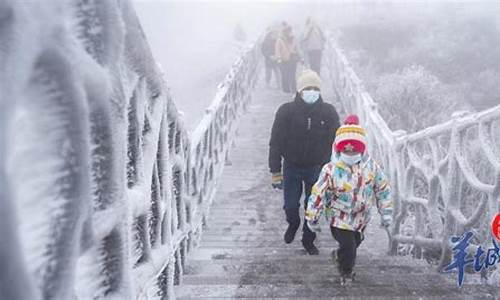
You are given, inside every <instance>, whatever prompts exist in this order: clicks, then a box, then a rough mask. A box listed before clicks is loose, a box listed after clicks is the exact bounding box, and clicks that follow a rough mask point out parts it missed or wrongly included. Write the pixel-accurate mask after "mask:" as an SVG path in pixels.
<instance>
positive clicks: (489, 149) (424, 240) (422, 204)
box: [325, 38, 500, 268]
mask: <svg viewBox="0 0 500 300" xmlns="http://www.w3.org/2000/svg"><path fill="white" fill-rule="evenodd" d="M325 61H326V64H327V69H328V70H329V71H330V76H331V80H332V83H333V87H334V89H335V91H336V93H337V96H338V97H339V98H340V101H341V103H342V105H343V108H344V110H345V111H346V112H356V113H357V114H358V115H359V116H360V119H361V122H362V123H363V126H365V127H366V128H367V129H368V130H367V131H368V140H369V149H370V152H371V154H372V155H373V156H374V157H375V158H376V159H378V160H379V161H380V162H381V163H382V164H383V166H384V168H385V170H386V172H387V173H388V175H389V176H390V179H391V185H392V193H393V197H394V200H395V210H394V216H395V222H394V226H393V227H392V230H391V232H390V236H391V238H390V241H391V242H390V245H389V247H390V253H392V254H396V253H398V252H401V251H400V250H401V248H404V247H407V246H408V245H412V247H413V249H411V251H408V252H407V254H412V255H414V256H416V257H422V256H425V257H426V258H430V257H431V256H434V257H435V256H436V253H437V257H438V258H439V264H438V268H441V267H443V266H444V265H445V264H446V263H447V262H448V260H449V258H450V255H451V247H450V246H451V245H450V237H451V236H454V235H461V234H462V233H463V232H464V231H466V230H470V229H473V230H475V232H476V233H478V235H479V237H481V238H483V240H482V241H481V242H483V243H488V242H489V241H490V239H489V238H488V237H489V235H488V234H486V235H485V234H484V233H485V232H489V226H490V224H491V221H492V217H493V216H494V215H495V214H497V213H498V212H499V211H500V152H499V149H498V144H497V145H495V138H496V139H498V136H496V137H495V136H494V134H495V131H494V130H495V129H496V133H497V134H498V131H500V106H496V107H493V108H491V109H488V110H485V111H483V112H479V113H475V114H471V113H460V112H457V113H455V114H454V115H453V116H452V117H451V119H450V121H448V122H446V123H443V124H439V125H436V126H432V127H429V128H426V129H424V130H421V131H419V132H416V133H412V134H406V132H404V131H401V130H399V131H395V132H393V131H391V130H390V129H389V127H388V126H387V123H386V122H385V121H384V119H383V118H382V117H381V115H380V114H379V113H378V111H377V104H376V103H375V102H374V100H373V99H372V98H371V96H370V95H369V94H368V93H367V92H366V89H365V88H364V87H363V84H362V82H361V80H360V79H359V77H358V76H357V75H356V73H355V72H354V70H353V69H352V67H351V66H350V64H349V62H348V60H347V59H346V57H345V55H344V54H343V52H342V50H340V48H339V47H338V45H337V44H336V42H335V41H334V39H333V38H329V39H328V42H327V47H326V55H325ZM495 122H496V127H494V125H495ZM474 138H476V139H474ZM474 145H478V146H477V147H476V148H475V150H473V151H476V152H475V153H476V154H477V153H482V154H483V158H482V160H481V161H480V162H479V161H478V160H477V159H476V160H475V161H473V160H472V158H471V157H470V155H471V153H470V152H471V151H469V152H468V151H467V149H470V148H471V147H473V146H474ZM479 163H480V164H482V165H483V170H482V171H484V168H488V171H489V173H488V174H489V176H484V175H483V176H480V174H478V171H481V170H478V169H477V168H475V167H476V166H473V164H476V165H477V164H479ZM485 177H487V178H485ZM464 183H467V185H468V186H467V188H468V189H467V190H463V189H465V188H466V187H465V186H464ZM470 195H473V196H475V197H477V198H476V199H474V200H475V202H473V203H472V207H473V210H472V211H470V208H469V210H468V209H467V208H466V207H465V208H464V206H465V205H466V199H465V198H466V197H471V196H470ZM474 200H472V201H474ZM468 201H471V199H468ZM469 205H470V203H469ZM481 234H482V235H481ZM423 250H424V251H427V254H428V255H426V254H425V253H423Z"/></svg>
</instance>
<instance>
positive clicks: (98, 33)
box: [0, 0, 260, 300]
mask: <svg viewBox="0 0 500 300" xmlns="http://www.w3.org/2000/svg"><path fill="white" fill-rule="evenodd" d="M56 16H57V17H56ZM0 45H1V46H0V58H1V60H0V70H1V71H0V74H2V75H1V76H2V78H1V79H2V80H1V82H0V84H1V87H2V89H1V90H0V106H1V108H2V110H1V111H0V115H1V119H0V123H1V125H2V126H1V127H0V174H1V176H0V187H2V189H1V190H0V207H1V210H0V214H1V216H2V219H1V223H2V225H5V226H1V229H0V230H1V233H2V243H1V244H0V251H1V254H2V256H0V259H1V260H2V266H3V265H4V263H6V262H5V260H8V262H9V263H10V265H11V266H15V269H14V270H12V269H2V270H0V287H1V289H0V298H2V299H3V298H5V299H21V300H22V299H73V298H77V299H100V298H105V299H137V298H139V299H146V298H147V299H168V298H174V297H175V295H173V285H174V284H179V283H180V282H181V275H182V273H183V267H184V264H185V259H186V254H187V253H188V252H189V250H190V249H192V247H194V246H195V245H196V243H197V241H198V239H199V236H200V234H201V230H202V224H203V221H204V219H205V217H206V214H207V210H208V207H209V205H210V203H211V201H212V200H213V195H214V192H215V187H216V185H217V179H218V176H219V174H220V172H221V171H222V168H223V166H224V162H225V158H226V156H227V155H228V151H229V148H230V145H231V143H232V140H233V138H234V136H235V130H236V127H237V123H238V120H239V117H240V116H241V114H242V112H243V111H244V108H245V106H246V104H247V103H248V101H249V100H250V92H251V90H252V88H253V87H254V85H255V81H256V76H257V66H258V59H259V57H260V56H259V55H258V51H257V48H256V47H252V48H249V49H247V50H246V51H245V53H243V55H242V57H241V58H240V59H239V60H238V61H237V62H236V63H235V64H234V65H233V66H232V68H231V70H230V73H229V75H228V76H227V77H226V78H225V80H224V82H223V83H222V84H221V85H220V86H219V89H218V93H217V96H216V98H215V100H214V102H213V104H212V105H211V106H210V108H209V109H208V110H207V113H206V115H205V117H204V118H203V120H202V122H201V123H200V124H199V126H198V127H197V128H196V130H195V132H194V133H193V134H192V135H191V136H188V134H187V132H186V130H185V128H184V125H183V123H182V118H180V117H179V114H178V113H177V110H176V108H175V105H174V103H173V100H172V99H171V98H170V95H169V93H168V89H167V88H166V86H165V84H164V82H163V80H162V78H161V75H160V72H159V71H158V69H157V67H156V65H155V62H154V59H153V57H152V55H151V52H150V50H149V47H148V44H147V42H146V40H145V37H144V34H143V32H142V29H141V27H140V24H139V22H138V19H137V17H136V15H135V12H134V10H133V8H132V6H131V4H130V1H118V0H117V1H100V0H73V1H66V0H60V1H51V2H50V3H38V2H32V1H31V2H22V1H21V2H19V1H14V0H11V1H3V2H1V3H0ZM7 129H9V130H7ZM6 158H7V159H6ZM4 214H7V215H8V216H9V218H4ZM5 222H7V224H4V223H5ZM4 254H5V255H4ZM13 264H15V265H13Z"/></svg>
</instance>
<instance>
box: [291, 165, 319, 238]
mask: <svg viewBox="0 0 500 300" xmlns="http://www.w3.org/2000/svg"><path fill="white" fill-rule="evenodd" d="M321 168H322V166H321V165H313V166H298V165H295V164H293V163H289V162H286V161H285V162H284V163H283V190H284V198H285V205H284V207H283V208H284V210H285V214H286V221H287V222H288V224H289V225H290V226H292V227H296V228H298V227H299V226H300V219H301V218H300V214H299V208H300V198H301V196H302V192H303V191H304V192H305V198H304V207H305V208H307V200H308V199H309V196H310V195H311V189H312V186H313V185H314V184H315V183H316V180H318V176H319V173H320V172H321ZM315 238H316V233H314V232H312V231H311V230H310V229H309V227H308V226H307V225H306V224H305V219H304V224H303V226H302V242H303V243H304V244H306V245H310V244H312V243H313V242H314V239H315Z"/></svg>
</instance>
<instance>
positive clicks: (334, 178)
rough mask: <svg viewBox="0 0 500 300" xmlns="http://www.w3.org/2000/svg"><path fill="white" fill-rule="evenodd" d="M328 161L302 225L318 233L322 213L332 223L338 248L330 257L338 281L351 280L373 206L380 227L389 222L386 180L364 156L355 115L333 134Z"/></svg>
mask: <svg viewBox="0 0 500 300" xmlns="http://www.w3.org/2000/svg"><path fill="white" fill-rule="evenodd" d="M333 146H334V151H333V154H332V159H331V161H330V162H329V163H327V164H326V165H324V166H323V169H322V170H321V173H320V175H319V178H318V180H317V181H316V183H315V184H314V186H313V188H312V192H311V196H310V197H309V201H308V204H307V210H306V220H307V222H308V226H309V227H311V229H313V230H314V229H316V228H317V226H318V220H319V218H320V216H321V214H322V212H325V215H326V217H327V218H328V219H330V220H331V222H330V229H331V232H332V235H333V237H334V238H335V239H336V240H337V242H338V243H339V248H338V250H336V251H335V250H334V252H333V253H332V256H333V257H334V259H335V260H336V261H337V262H338V267H339V271H340V273H341V276H342V278H346V277H350V276H352V271H353V267H354V263H355V259H356V249H357V247H358V246H359V245H360V243H361V241H362V240H363V231H364V230H365V228H366V225H367V224H368V222H369V221H370V218H371V215H370V210H371V208H372V206H373V205H376V207H377V209H378V212H379V213H380V215H381V219H382V222H381V223H382V226H384V227H388V226H390V225H391V222H392V209H393V203H392V199H391V197H390V187H389V182H388V180H387V177H386V176H385V175H384V173H383V171H382V169H381V167H380V166H379V165H378V164H377V163H376V162H375V161H374V160H373V159H372V158H371V157H370V156H369V155H368V153H367V152H366V151H365V148H366V137H365V130H364V128H362V127H361V126H359V119H358V117H357V116H356V115H350V116H348V117H347V119H346V120H345V122H344V125H342V126H341V127H340V128H339V129H338V130H337V133H336V137H335V142H334V145H333Z"/></svg>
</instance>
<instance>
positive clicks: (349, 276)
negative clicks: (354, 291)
mask: <svg viewBox="0 0 500 300" xmlns="http://www.w3.org/2000/svg"><path fill="white" fill-rule="evenodd" d="M355 277H356V273H354V272H352V273H349V274H340V285H341V286H345V285H346V284H347V283H348V280H349V281H351V282H354V281H355Z"/></svg>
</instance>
